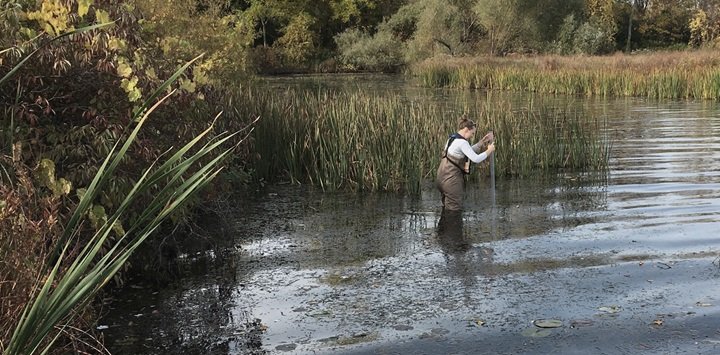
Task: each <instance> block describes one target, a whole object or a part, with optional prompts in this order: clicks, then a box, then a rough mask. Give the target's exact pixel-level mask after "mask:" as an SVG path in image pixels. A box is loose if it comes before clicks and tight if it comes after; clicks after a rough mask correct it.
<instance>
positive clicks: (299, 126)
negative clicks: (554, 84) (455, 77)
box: [235, 89, 610, 194]
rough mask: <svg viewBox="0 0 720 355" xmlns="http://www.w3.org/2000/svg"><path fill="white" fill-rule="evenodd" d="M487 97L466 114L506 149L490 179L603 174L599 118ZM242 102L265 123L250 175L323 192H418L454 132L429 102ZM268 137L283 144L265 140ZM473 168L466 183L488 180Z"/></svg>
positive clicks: (284, 98)
mask: <svg viewBox="0 0 720 355" xmlns="http://www.w3.org/2000/svg"><path fill="white" fill-rule="evenodd" d="M488 95H489V96H488V99H487V100H486V101H485V102H484V103H482V104H481V105H480V106H473V107H466V108H465V114H467V115H468V116H469V117H473V119H474V120H476V122H478V125H479V128H478V129H479V130H480V131H481V132H485V131H488V130H493V131H494V132H495V137H496V141H497V142H498V144H499V145H501V146H503V147H508V148H507V149H503V150H498V151H497V156H496V167H495V173H496V175H498V176H515V177H528V176H531V175H536V174H538V173H539V174H544V175H548V174H549V175H552V174H555V173H558V172H566V171H594V172H603V171H605V170H606V169H607V161H608V150H609V145H610V142H609V141H607V139H606V138H605V136H604V134H605V128H606V127H605V126H606V123H605V121H604V118H602V117H597V116H595V115H588V114H587V113H586V112H581V110H580V109H579V108H576V107H571V106H566V107H553V106H550V105H548V104H545V103H543V102H542V100H541V99H538V100H536V101H534V102H529V103H528V104H527V105H525V106H523V107H517V106H514V105H512V104H511V103H510V102H508V101H506V100H503V99H501V98H500V97H494V96H493V95H492V93H488ZM243 98H244V102H247V103H248V104H247V105H246V106H245V107H244V108H243V109H245V110H249V111H250V112H256V113H258V115H259V116H261V117H263V119H262V120H260V121H259V122H258V126H257V129H256V130H255V135H254V137H255V139H256V141H257V142H259V144H256V145H255V146H254V147H253V149H254V151H255V153H256V154H257V155H258V156H259V157H260V159H258V161H257V164H256V166H255V167H256V171H257V174H258V175H259V176H267V177H268V178H270V177H274V176H281V177H284V178H285V179H286V180H287V181H290V182H292V183H310V184H312V185H316V186H319V187H321V188H323V189H324V190H337V189H343V188H345V189H353V190H363V191H405V192H409V193H413V194H417V193H419V190H420V187H421V183H422V182H423V181H424V180H428V179H430V180H431V179H434V174H435V169H436V168H437V162H438V159H439V156H440V150H441V149H440V148H441V147H442V145H443V144H444V141H445V139H446V138H447V135H448V134H449V133H448V132H453V131H454V130H455V129H456V127H455V123H456V120H457V117H455V116H454V115H455V114H454V113H451V112H448V111H447V110H445V109H443V108H442V107H440V106H439V105H435V104H433V103H430V102H422V101H418V102H414V103H412V104H408V103H407V102H404V101H403V98H402V97H400V96H399V95H378V94H369V93H365V92H352V93H349V92H324V93H322V92H321V93H315V92H308V91H302V90H294V89H289V90H286V91H284V92H283V93H282V94H279V95H278V94H276V93H273V92H268V91H261V90H257V91H254V90H248V91H245V92H243V93H241V94H240V97H239V98H236V99H235V100H242V99H243ZM270 141H274V142H282V144H266V143H265V142H270ZM268 157H269V158H268ZM479 169H480V171H479V172H476V173H475V174H473V175H472V177H471V178H478V179H482V178H483V177H484V176H487V175H488V174H489V171H488V167H487V164H481V165H479Z"/></svg>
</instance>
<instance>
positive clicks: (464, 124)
mask: <svg viewBox="0 0 720 355" xmlns="http://www.w3.org/2000/svg"><path fill="white" fill-rule="evenodd" d="M475 127H477V125H476V124H475V122H473V120H471V119H469V118H468V117H467V116H466V115H462V116H460V120H459V121H458V130H460V129H463V128H467V129H473V128H475Z"/></svg>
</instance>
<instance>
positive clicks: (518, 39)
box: [473, 0, 538, 55]
mask: <svg viewBox="0 0 720 355" xmlns="http://www.w3.org/2000/svg"><path fill="white" fill-rule="evenodd" d="M524 9H527V7H526V6H525V3H524V0H479V1H478V2H477V4H476V5H475V6H474V7H473V11H474V12H475V14H476V15H477V17H478V21H479V23H480V25H481V26H482V27H483V28H484V29H485V31H486V33H487V41H488V52H489V53H490V54H492V55H497V54H503V53H506V52H508V51H510V50H514V49H517V48H520V47H523V43H528V42H531V41H533V40H535V39H536V38H537V33H538V31H536V30H535V29H536V28H537V23H536V21H535V19H534V18H531V17H529V16H525V14H524Z"/></svg>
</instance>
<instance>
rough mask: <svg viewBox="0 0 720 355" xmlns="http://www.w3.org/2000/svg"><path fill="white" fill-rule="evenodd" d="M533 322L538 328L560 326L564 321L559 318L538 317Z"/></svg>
mask: <svg viewBox="0 0 720 355" xmlns="http://www.w3.org/2000/svg"><path fill="white" fill-rule="evenodd" d="M533 324H534V325H535V326H536V327H538V328H559V327H562V325H563V322H562V321H561V320H559V319H536V320H534V321H533Z"/></svg>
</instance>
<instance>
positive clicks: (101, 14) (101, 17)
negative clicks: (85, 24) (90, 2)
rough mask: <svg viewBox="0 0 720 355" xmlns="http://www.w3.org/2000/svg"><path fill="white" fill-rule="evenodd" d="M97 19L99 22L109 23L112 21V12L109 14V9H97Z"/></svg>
mask: <svg viewBox="0 0 720 355" xmlns="http://www.w3.org/2000/svg"><path fill="white" fill-rule="evenodd" d="M95 20H96V22H97V23H108V22H110V21H111V20H110V14H108V12H107V11H105V10H101V9H96V10H95Z"/></svg>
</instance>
